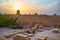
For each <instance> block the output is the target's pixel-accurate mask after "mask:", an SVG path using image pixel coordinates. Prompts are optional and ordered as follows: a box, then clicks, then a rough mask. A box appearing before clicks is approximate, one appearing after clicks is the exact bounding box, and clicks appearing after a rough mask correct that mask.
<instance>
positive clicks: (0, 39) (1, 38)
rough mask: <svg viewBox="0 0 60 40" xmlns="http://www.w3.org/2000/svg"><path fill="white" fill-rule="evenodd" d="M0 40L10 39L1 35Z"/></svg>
mask: <svg viewBox="0 0 60 40" xmlns="http://www.w3.org/2000/svg"><path fill="white" fill-rule="evenodd" d="M0 40H8V39H6V38H4V37H2V36H0Z"/></svg>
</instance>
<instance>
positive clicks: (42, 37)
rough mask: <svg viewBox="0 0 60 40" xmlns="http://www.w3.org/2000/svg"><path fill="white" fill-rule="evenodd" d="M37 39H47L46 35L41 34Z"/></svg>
mask: <svg viewBox="0 0 60 40" xmlns="http://www.w3.org/2000/svg"><path fill="white" fill-rule="evenodd" d="M37 39H38V40H47V36H41V37H38V38H37Z"/></svg>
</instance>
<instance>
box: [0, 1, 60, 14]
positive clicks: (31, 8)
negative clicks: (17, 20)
mask: <svg viewBox="0 0 60 40" xmlns="http://www.w3.org/2000/svg"><path fill="white" fill-rule="evenodd" d="M16 6H18V7H19V8H20V10H21V13H22V14H28V13H32V14H33V13H35V12H37V13H38V14H54V13H56V14H60V0H0V12H2V13H9V14H10V13H11V14H15V13H16V10H15V7H16Z"/></svg>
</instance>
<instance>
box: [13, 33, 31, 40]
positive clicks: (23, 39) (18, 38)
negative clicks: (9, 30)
mask: <svg viewBox="0 0 60 40" xmlns="http://www.w3.org/2000/svg"><path fill="white" fill-rule="evenodd" d="M12 39H13V40H30V39H29V38H28V36H27V35H24V34H16V35H15V36H14V37H12Z"/></svg>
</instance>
